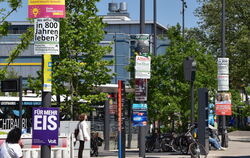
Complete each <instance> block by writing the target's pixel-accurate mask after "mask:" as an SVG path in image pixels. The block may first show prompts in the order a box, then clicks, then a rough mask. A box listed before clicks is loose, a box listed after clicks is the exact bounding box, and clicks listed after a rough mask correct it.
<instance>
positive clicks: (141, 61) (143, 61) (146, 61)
mask: <svg viewBox="0 0 250 158" xmlns="http://www.w3.org/2000/svg"><path fill="white" fill-rule="evenodd" d="M150 64H151V57H150V56H148V57H145V56H136V59H135V78H140V79H150V68H151V67H150Z"/></svg>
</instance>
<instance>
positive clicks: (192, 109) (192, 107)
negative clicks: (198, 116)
mask: <svg viewBox="0 0 250 158" xmlns="http://www.w3.org/2000/svg"><path fill="white" fill-rule="evenodd" d="M190 86H191V88H190V89H191V125H193V124H194V81H191V83H190Z"/></svg>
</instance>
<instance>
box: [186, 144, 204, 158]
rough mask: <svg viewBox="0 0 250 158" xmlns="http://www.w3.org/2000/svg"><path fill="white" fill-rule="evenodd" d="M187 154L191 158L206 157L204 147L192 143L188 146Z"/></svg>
mask: <svg viewBox="0 0 250 158" xmlns="http://www.w3.org/2000/svg"><path fill="white" fill-rule="evenodd" d="M189 152H190V154H191V157H192V158H206V157H207V155H208V152H207V150H206V149H205V147H204V146H203V145H202V144H200V143H199V142H193V143H191V144H190V145H189Z"/></svg>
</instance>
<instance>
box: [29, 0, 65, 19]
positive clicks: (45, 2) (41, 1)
mask: <svg viewBox="0 0 250 158" xmlns="http://www.w3.org/2000/svg"><path fill="white" fill-rule="evenodd" d="M28 4H29V7H28V17H29V18H64V17H65V0H29V2H28Z"/></svg>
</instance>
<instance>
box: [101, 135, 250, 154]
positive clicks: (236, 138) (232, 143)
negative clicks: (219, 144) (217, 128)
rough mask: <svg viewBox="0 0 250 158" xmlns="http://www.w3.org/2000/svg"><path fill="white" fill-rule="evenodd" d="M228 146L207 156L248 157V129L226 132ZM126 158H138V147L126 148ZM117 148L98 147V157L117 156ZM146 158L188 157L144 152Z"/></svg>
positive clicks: (212, 151)
mask: <svg viewBox="0 0 250 158" xmlns="http://www.w3.org/2000/svg"><path fill="white" fill-rule="evenodd" d="M228 135H229V142H228V148H227V150H225V151H217V150H210V151H209V154H208V158H250V131H235V132H231V133H229V134H228ZM125 155H126V156H125V157H126V158H127V157H128V158H139V149H138V148H135V149H126V154H125ZM117 157H118V152H117V150H110V151H107V150H103V149H102V148H101V149H99V156H98V158H117ZM145 157H146V158H190V157H191V156H190V155H178V153H174V152H153V153H146V155H145Z"/></svg>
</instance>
